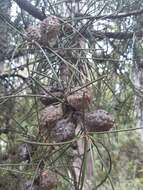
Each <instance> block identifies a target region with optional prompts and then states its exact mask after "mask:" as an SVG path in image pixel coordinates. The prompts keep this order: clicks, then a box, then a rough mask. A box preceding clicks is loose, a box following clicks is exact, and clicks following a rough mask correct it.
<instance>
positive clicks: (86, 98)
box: [67, 87, 91, 110]
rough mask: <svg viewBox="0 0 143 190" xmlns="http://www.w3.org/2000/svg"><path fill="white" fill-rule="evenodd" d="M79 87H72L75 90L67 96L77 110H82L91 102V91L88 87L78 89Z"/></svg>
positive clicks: (70, 103)
mask: <svg viewBox="0 0 143 190" xmlns="http://www.w3.org/2000/svg"><path fill="white" fill-rule="evenodd" d="M78 89H79V87H76V88H74V89H72V91H75V92H73V93H71V94H70V95H69V96H67V102H68V104H69V105H70V106H72V107H73V108H74V109H75V110H82V109H83V108H84V109H85V108H87V107H88V106H89V104H90V102H91V93H90V91H89V90H88V89H87V88H83V89H80V90H78Z"/></svg>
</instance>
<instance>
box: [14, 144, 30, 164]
mask: <svg viewBox="0 0 143 190" xmlns="http://www.w3.org/2000/svg"><path fill="white" fill-rule="evenodd" d="M31 148H32V147H30V146H28V145H27V144H26V143H22V144H20V145H18V148H17V158H18V160H19V161H27V160H29V161H30V154H31V152H32V149H31Z"/></svg>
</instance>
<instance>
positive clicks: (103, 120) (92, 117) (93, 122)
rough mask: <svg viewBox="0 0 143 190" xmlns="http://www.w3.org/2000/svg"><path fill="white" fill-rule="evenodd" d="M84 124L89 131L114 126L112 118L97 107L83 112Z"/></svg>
mask: <svg viewBox="0 0 143 190" xmlns="http://www.w3.org/2000/svg"><path fill="white" fill-rule="evenodd" d="M85 125H86V127H87V130H88V131H89V132H103V131H108V130H110V129H111V128H112V127H113V126H114V119H113V117H112V116H111V114H109V113H108V112H107V111H105V110H102V109H99V110H96V111H93V112H90V113H86V114H85Z"/></svg>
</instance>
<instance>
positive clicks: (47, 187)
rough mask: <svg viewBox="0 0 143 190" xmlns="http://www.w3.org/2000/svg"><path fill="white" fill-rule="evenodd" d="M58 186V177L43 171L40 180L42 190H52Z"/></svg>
mask: <svg viewBox="0 0 143 190" xmlns="http://www.w3.org/2000/svg"><path fill="white" fill-rule="evenodd" d="M56 185H57V176H56V174H55V173H53V172H51V171H43V172H42V173H41V174H40V178H39V189H40V190H52V189H53V188H54V187H55V186H56Z"/></svg>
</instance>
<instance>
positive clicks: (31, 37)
mask: <svg viewBox="0 0 143 190" xmlns="http://www.w3.org/2000/svg"><path fill="white" fill-rule="evenodd" d="M26 36H27V41H29V42H33V41H36V42H38V43H40V41H41V34H40V28H39V27H38V26H29V27H28V28H27V30H26Z"/></svg>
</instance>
